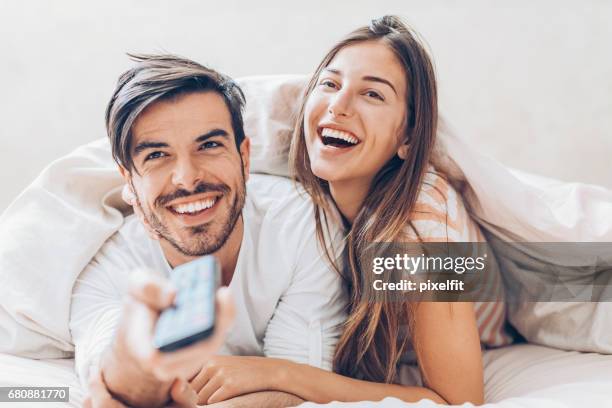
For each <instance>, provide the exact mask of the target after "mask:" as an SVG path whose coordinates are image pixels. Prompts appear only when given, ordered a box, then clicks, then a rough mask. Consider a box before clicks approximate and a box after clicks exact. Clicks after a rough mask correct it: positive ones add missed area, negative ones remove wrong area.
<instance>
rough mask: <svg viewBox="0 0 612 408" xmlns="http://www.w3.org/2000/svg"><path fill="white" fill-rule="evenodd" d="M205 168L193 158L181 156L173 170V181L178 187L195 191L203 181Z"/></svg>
mask: <svg viewBox="0 0 612 408" xmlns="http://www.w3.org/2000/svg"><path fill="white" fill-rule="evenodd" d="M202 173H203V169H202V168H200V167H199V166H198V163H197V162H196V161H194V160H192V159H191V158H181V159H179V160H177V162H176V166H175V167H174V169H173V171H172V183H174V185H176V186H177V187H181V188H184V189H185V190H189V191H193V190H194V189H195V187H196V186H197V185H198V184H199V183H200V182H201V181H202Z"/></svg>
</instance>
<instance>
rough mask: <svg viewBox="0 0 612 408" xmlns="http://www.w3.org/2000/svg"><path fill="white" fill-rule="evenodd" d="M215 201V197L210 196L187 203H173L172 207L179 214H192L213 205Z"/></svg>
mask: <svg viewBox="0 0 612 408" xmlns="http://www.w3.org/2000/svg"><path fill="white" fill-rule="evenodd" d="M216 201H217V199H216V198H210V199H208V200H201V201H195V202H193V203H189V204H179V205H173V206H172V209H173V210H174V211H175V212H177V213H179V214H193V213H197V212H200V211H202V210H206V209H207V208H210V207H212V206H213V205H215V202H216Z"/></svg>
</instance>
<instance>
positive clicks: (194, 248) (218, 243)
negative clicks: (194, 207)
mask: <svg viewBox="0 0 612 408" xmlns="http://www.w3.org/2000/svg"><path fill="white" fill-rule="evenodd" d="M210 191H219V192H222V193H223V196H221V198H218V199H217V200H221V199H223V198H225V197H229V193H230V192H231V189H230V188H229V187H228V186H227V185H226V184H211V183H200V184H198V185H197V187H196V188H195V189H194V191H193V192H189V191H187V190H183V189H179V190H177V191H175V192H174V193H171V194H168V195H164V196H160V197H158V198H157V199H156V200H155V206H156V207H157V208H163V207H164V204H166V203H169V202H171V201H173V200H175V199H177V198H182V197H188V196H191V195H195V194H201V193H206V192H210ZM245 199H246V184H245V180H244V177H243V179H242V183H241V184H240V186H239V187H238V189H237V190H236V194H235V197H234V200H233V201H232V203H231V205H230V209H229V214H228V216H227V218H226V219H225V220H222V221H221V222H222V224H221V231H219V232H218V233H217V234H215V235H214V236H213V234H214V232H213V231H210V230H211V227H212V226H213V225H214V224H213V223H214V221H217V220H216V219H215V220H212V221H210V222H209V223H207V224H203V225H198V226H195V227H186V228H185V229H187V230H188V231H189V238H188V239H186V240H185V241H186V242H180V240H178V239H176V237H175V236H173V235H172V233H171V232H170V230H169V229H168V227H167V225H166V224H164V222H163V221H162V220H161V219H160V218H159V217H158V216H157V215H156V214H155V213H154V212H153V211H145V209H144V207H143V206H142V204H141V202H140V199H139V198H138V194H136V201H137V203H136V205H138V206H139V207H140V211H142V213H143V214H144V217H145V219H146V221H147V222H148V223H149V225H150V226H151V228H152V229H153V230H155V232H157V233H158V234H159V236H160V237H161V238H163V239H165V240H166V241H168V242H169V243H170V244H171V245H172V246H173V247H174V248H175V249H176V250H177V251H179V252H180V253H182V254H183V255H186V256H203V255H207V254H212V253H214V252H217V251H218V250H219V249H220V248H221V247H222V246H223V245H225V243H226V242H227V240H228V238H229V236H230V234H231V233H232V231H233V230H234V228H235V227H236V223H237V222H238V219H239V218H240V215H241V214H242V208H243V207H244V202H245ZM215 205H217V203H215Z"/></svg>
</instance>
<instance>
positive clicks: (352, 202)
mask: <svg viewBox="0 0 612 408" xmlns="http://www.w3.org/2000/svg"><path fill="white" fill-rule="evenodd" d="M370 182H371V180H366V179H351V180H343V181H330V182H329V191H330V193H331V196H332V198H333V199H334V202H335V203H336V206H338V210H340V212H341V213H342V215H343V216H344V218H346V220H347V221H348V222H349V223H350V224H352V223H353V221H354V220H355V217H357V214H358V213H359V210H361V206H362V205H363V202H364V201H365V199H366V197H367V195H368V191H369V189H370Z"/></svg>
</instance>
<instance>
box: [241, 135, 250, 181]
mask: <svg viewBox="0 0 612 408" xmlns="http://www.w3.org/2000/svg"><path fill="white" fill-rule="evenodd" d="M240 157H242V164H243V166H244V180H245V181H247V180H248V179H249V169H250V164H251V162H250V159H251V139H249V138H248V137H245V138H244V139H243V140H242V143H240Z"/></svg>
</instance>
